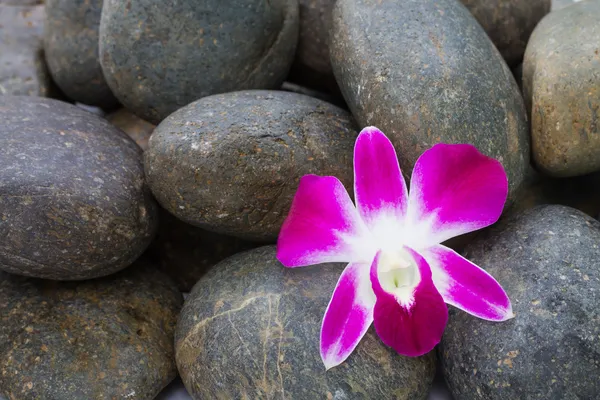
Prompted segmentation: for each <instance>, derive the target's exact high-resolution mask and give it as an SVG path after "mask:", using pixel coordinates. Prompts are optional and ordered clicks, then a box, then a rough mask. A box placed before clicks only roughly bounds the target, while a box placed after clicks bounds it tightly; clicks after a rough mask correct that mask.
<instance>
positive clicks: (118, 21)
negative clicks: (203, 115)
mask: <svg viewBox="0 0 600 400" xmlns="http://www.w3.org/2000/svg"><path fill="white" fill-rule="evenodd" d="M297 41H298V3H297V0H230V1H228V2H227V4H225V5H224V4H223V2H222V0H209V1H201V2H198V1H190V0H183V1H177V2H164V1H162V0H139V1H133V2H132V1H127V2H125V1H121V0H106V1H105V4H104V9H103V10H102V18H101V24H100V62H101V65H102V69H103V71H104V75H105V76H106V79H107V81H108V84H109V86H110V87H111V89H112V91H113V93H114V94H115V95H116V96H117V98H118V99H119V100H120V101H121V102H122V103H123V104H124V105H125V106H126V107H127V108H129V109H130V110H132V111H133V112H134V113H135V114H136V115H138V116H139V117H141V118H143V119H145V120H147V121H149V122H152V123H158V122H160V121H161V120H162V119H164V118H165V117H167V116H168V115H169V114H171V113H172V112H174V111H175V110H177V109H179V108H181V107H183V106H185V105H187V104H189V103H191V102H192V101H194V100H197V99H200V98H202V97H206V96H209V95H212V94H217V93H225V92H231V91H235V90H242V89H278V88H279V87H281V84H282V83H283V81H284V80H285V78H286V76H287V74H288V71H289V68H290V65H291V63H292V61H293V59H294V53H295V50H296V42H297Z"/></svg>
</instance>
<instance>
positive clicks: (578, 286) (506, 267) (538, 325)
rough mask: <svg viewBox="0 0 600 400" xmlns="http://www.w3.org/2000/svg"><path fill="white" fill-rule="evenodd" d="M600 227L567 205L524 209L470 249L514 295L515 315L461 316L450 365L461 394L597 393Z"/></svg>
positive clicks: (494, 398)
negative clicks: (503, 318)
mask: <svg viewBox="0 0 600 400" xmlns="http://www.w3.org/2000/svg"><path fill="white" fill-rule="evenodd" d="M599 243H600V223H598V221H596V220H594V219H593V218H591V217H589V216H587V215H585V214H583V213H582V212H580V211H577V210H574V209H572V208H569V207H564V206H539V207H536V208H533V209H531V210H529V211H526V212H525V213H522V214H517V215H515V216H513V217H512V218H509V219H508V220H507V221H505V223H504V224H502V225H499V226H498V227H496V228H495V229H492V231H490V232H489V234H488V235H487V236H486V237H484V238H481V239H480V240H477V241H475V242H473V243H472V244H471V245H469V246H468V247H467V249H466V252H465V255H466V256H467V257H468V258H469V259H470V260H471V261H473V262H474V263H476V264H478V265H480V266H482V267H484V268H485V269H486V271H488V272H489V273H490V274H492V275H493V276H494V277H495V278H496V279H497V280H498V281H499V282H500V284H501V285H502V286H503V288H504V289H505V290H506V291H507V293H508V295H509V297H510V299H511V302H512V305H513V310H514V313H515V318H513V319H511V320H508V321H505V322H488V321H483V320H480V319H477V318H475V317H473V316H471V315H468V314H467V313H464V312H452V314H451V316H450V319H449V323H448V326H447V328H446V332H445V334H444V337H443V340H442V344H443V346H442V351H441V353H442V360H443V367H444V368H443V369H444V374H445V377H446V381H447V382H448V384H449V386H450V388H451V390H452V393H453V395H454V397H455V398H457V399H461V400H463V399H464V400H469V399H489V400H513V399H592V398H596V397H597V395H598V393H600V380H598V376H600V357H599V354H600V340H599V339H600V324H598V321H600V246H599V245H598V244H599Z"/></svg>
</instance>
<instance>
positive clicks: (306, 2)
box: [290, 0, 339, 90]
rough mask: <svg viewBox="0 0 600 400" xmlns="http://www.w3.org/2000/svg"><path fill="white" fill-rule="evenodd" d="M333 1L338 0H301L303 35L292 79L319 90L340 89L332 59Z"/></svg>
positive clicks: (301, 31)
mask: <svg viewBox="0 0 600 400" xmlns="http://www.w3.org/2000/svg"><path fill="white" fill-rule="evenodd" d="M334 3H335V0H298V5H299V7H300V14H299V15H300V36H299V38H298V48H297V49H296V58H295V59H294V63H293V64H292V68H291V70H290V79H291V80H292V81H294V82H298V83H300V84H302V85H305V86H308V87H312V88H316V89H320V90H332V89H334V88H335V89H337V84H336V82H335V77H334V76H333V71H332V69H331V62H330V61H329V31H330V29H331V10H332V8H333V4H334ZM338 90H339V89H338Z"/></svg>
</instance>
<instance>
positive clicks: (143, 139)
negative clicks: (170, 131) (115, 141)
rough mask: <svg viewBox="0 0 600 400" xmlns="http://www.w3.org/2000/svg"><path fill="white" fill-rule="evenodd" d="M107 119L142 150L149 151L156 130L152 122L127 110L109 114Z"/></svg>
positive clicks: (123, 109)
mask: <svg viewBox="0 0 600 400" xmlns="http://www.w3.org/2000/svg"><path fill="white" fill-rule="evenodd" d="M106 119H107V120H108V121H109V122H110V123H111V124H113V125H114V126H116V127H117V128H119V129H121V130H122V131H123V132H125V133H126V134H128V135H129V137H130V138H132V139H133V140H134V141H135V142H136V143H137V144H138V146H140V147H141V148H142V150H144V151H145V150H148V139H150V135H152V132H153V131H154V128H156V126H155V125H152V124H151V123H150V122H147V121H144V120H143V119H141V118H140V117H138V116H136V115H135V114H133V113H132V112H131V111H129V110H128V109H126V108H122V109H120V110H118V111H115V112H114V113H111V114H108V115H107V116H106Z"/></svg>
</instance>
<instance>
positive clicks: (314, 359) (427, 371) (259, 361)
mask: <svg viewBox="0 0 600 400" xmlns="http://www.w3.org/2000/svg"><path fill="white" fill-rule="evenodd" d="M343 268H344V265H343V264H323V265H318V266H313V267H306V268H295V269H288V268H285V267H283V266H282V265H281V264H280V263H279V262H278V261H277V259H276V258H275V246H267V247H261V248H258V249H255V250H251V251H249V252H246V253H241V254H237V255H235V256H233V257H230V258H228V259H226V260H224V261H222V262H221V263H219V264H218V265H216V266H215V268H212V269H211V270H210V271H209V272H208V273H207V274H206V275H205V276H203V277H202V278H201V279H200V281H199V282H198V283H197V284H196V286H195V287H194V289H193V291H192V293H191V294H190V296H189V297H188V298H187V299H186V302H185V304H184V307H183V309H182V311H181V314H180V316H179V320H178V322H177V329H176V333H175V357H176V360H177V368H178V369H179V373H180V374H181V377H182V379H183V382H184V384H185V386H186V388H187V390H188V392H189V393H190V394H191V395H192V397H193V398H194V399H237V398H250V399H258V398H261V399H263V398H264V399H275V398H281V399H283V398H285V399H348V400H351V399H381V400H386V399H400V400H404V399H406V400H409V399H410V400H419V399H425V398H426V397H427V393H428V391H429V389H430V387H431V383H432V381H433V378H434V374H435V357H434V353H433V352H431V353H429V354H428V355H426V356H423V357H418V358H407V357H403V356H400V355H398V354H397V353H395V352H394V351H393V350H391V349H390V348H388V347H386V346H385V345H384V344H383V343H382V342H381V340H380V339H379V337H378V336H377V335H376V334H375V332H374V330H373V329H371V330H370V331H369V332H368V333H367V334H366V335H365V337H364V338H363V340H362V341H361V343H360V344H359V345H358V347H357V349H356V350H355V351H354V353H353V354H352V355H350V357H349V358H348V359H347V360H346V362H344V363H342V364H341V365H339V366H338V367H335V368H332V369H330V370H329V371H327V372H326V371H325V367H324V366H323V362H322V361H321V356H320V355H319V331H320V329H321V321H322V318H323V313H324V312H325V309H326V308H327V304H328V303H329V299H330V298H331V293H332V292H333V289H334V287H335V284H336V282H337V280H338V278H339V274H340V273H341V272H342V270H343Z"/></svg>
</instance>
